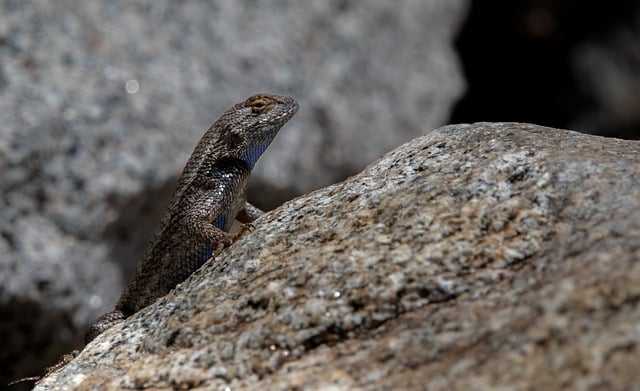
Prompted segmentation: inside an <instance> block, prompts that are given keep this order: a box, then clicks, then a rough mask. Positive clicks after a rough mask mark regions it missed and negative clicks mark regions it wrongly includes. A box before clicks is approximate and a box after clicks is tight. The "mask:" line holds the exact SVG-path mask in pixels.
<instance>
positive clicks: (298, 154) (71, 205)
mask: <svg viewBox="0 0 640 391" xmlns="http://www.w3.org/2000/svg"><path fill="white" fill-rule="evenodd" d="M467 3H468V1H466V0H455V1H447V2H442V1H439V0H429V1H424V0H402V1H400V2H394V3H389V2H388V1H384V0H372V1H368V2H366V3H355V2H344V1H340V0H331V1H320V2H317V1H316V2H283V1H277V0H273V1H272V0H269V1H261V2H255V3H251V2H241V1H209V0H196V1H189V2H175V1H169V0H135V1H120V0H115V1H99V2H87V1H80V0H60V1H56V2H24V1H15V0H7V1H2V2H1V4H2V12H1V13H0V123H1V124H2V125H1V126H0V170H1V171H2V175H0V252H1V253H2V257H1V258H0V315H2V318H3V323H2V325H0V339H2V340H3V341H5V342H6V345H3V349H2V351H1V352H0V383H5V382H6V381H8V380H11V379H14V378H17V377H21V376H28V375H35V374H37V373H39V372H40V369H39V367H42V366H43V365H46V364H51V363H52V362H54V361H55V360H56V357H57V356H58V355H60V354H62V353H63V352H64V351H66V350H69V349H71V348H73V347H79V346H81V345H80V343H81V342H80V340H81V335H82V333H83V332H84V330H85V328H86V327H87V325H88V324H89V323H90V322H91V321H92V320H93V319H95V318H96V317H97V316H99V315H100V314H102V313H104V312H106V311H108V310H109V309H111V308H112V307H113V304H114V303H115V300H116V298H117V296H118V295H119V294H120V292H121V291H122V288H123V285H124V283H125V282H126V280H127V278H128V273H129V272H130V271H131V270H132V269H133V267H134V265H135V262H136V261H137V260H138V259H139V257H140V253H141V252H142V250H143V249H144V247H145V246H146V242H147V240H148V238H149V237H150V235H151V233H152V231H153V229H154V228H155V227H157V224H158V221H159V218H160V216H161V214H162V211H163V209H164V208H165V207H166V203H167V199H168V197H169V196H170V194H171V192H172V190H173V188H174V183H175V180H176V177H177V175H178V174H179V173H180V171H181V169H182V167H183V165H184V162H185V161H186V159H187V157H188V155H189V153H191V151H192V148H193V146H194V145H195V144H196V142H197V141H198V139H199V137H200V136H201V134H202V132H203V131H204V129H206V128H207V127H208V126H209V125H210V124H211V122H213V120H215V119H216V118H217V117H218V116H219V114H220V113H222V112H223V111H224V110H225V109H226V108H228V107H229V106H230V105H231V104H233V103H235V102H238V101H240V100H242V99H244V98H246V97H247V96H249V95H250V94H253V93H256V92H262V91H264V92H274V93H283V94H290V95H293V96H295V97H296V98H297V99H298V101H299V102H300V105H301V107H302V109H301V111H300V113H299V114H298V115H297V116H296V118H295V121H292V122H291V124H290V125H289V126H287V128H286V129H285V130H283V132H282V134H281V135H280V137H279V138H278V139H277V140H276V142H275V143H274V144H273V145H272V146H271V148H270V150H269V151H268V152H267V154H266V155H265V156H264V157H263V159H261V162H260V164H259V165H258V167H257V169H256V172H255V173H254V174H255V175H254V179H255V181H254V182H253V183H252V186H253V187H254V189H253V190H255V188H258V189H261V191H253V192H252V194H253V195H254V196H260V195H269V196H270V197H271V198H264V197H263V198H259V197H254V198H253V199H252V201H253V202H254V203H257V204H259V205H261V206H262V207H265V208H269V207H273V206H274V205H277V204H279V203H281V202H282V201H283V200H284V199H288V198H291V197H292V195H294V194H301V193H303V192H308V191H309V190H310V189H312V188H314V187H319V186H321V185H327V184H329V183H334V182H335V181H336V180H337V179H338V178H340V179H342V178H344V177H345V176H346V175H347V174H351V173H354V172H357V171H359V170H360V169H362V167H364V166H365V165H366V164H367V163H369V162H371V161H372V160H374V159H375V158H377V157H378V156H379V155H381V154H382V153H383V152H385V151H388V150H389V149H391V148H392V147H395V146H397V145H399V144H401V143H402V142H405V141H407V140H409V139H411V138H414V137H416V136H417V135H419V134H422V133H424V131H425V130H426V129H431V128H434V127H436V126H439V125H441V124H443V123H444V122H445V121H446V119H447V117H448V115H449V111H450V110H451V107H452V105H453V104H455V101H456V100H457V98H458V97H459V96H460V95H461V94H462V92H463V88H464V82H463V80H462V75H461V71H460V68H459V66H458V60H457V58H456V56H455V54H454V50H453V41H454V39H455V33H456V31H457V29H458V26H459V25H460V24H461V22H462V19H463V17H464V13H465V9H466V5H467ZM392 124H401V126H392ZM394 128H395V129H402V131H395V132H389V131H388V130H389V129H394ZM3 343H4V342H3Z"/></svg>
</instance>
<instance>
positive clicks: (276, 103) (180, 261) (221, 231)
mask: <svg viewBox="0 0 640 391" xmlns="http://www.w3.org/2000/svg"><path fill="white" fill-rule="evenodd" d="M297 111H298V103H297V102H296V100H295V99H293V98H292V97H288V96H280V95H272V94H257V95H253V96H251V97H249V98H248V99H246V100H245V101H244V102H240V103H237V104H235V105H234V106H233V107H231V108H230V109H228V110H227V111H225V112H224V113H223V114H222V115H221V116H220V118H218V120H216V121H215V122H214V123H213V124H212V125H211V126H210V127H209V129H207V131H206V132H205V133H204V135H203V136H202V138H201V139H200V141H199V142H198V144H197V145H196V147H195V149H194V151H193V153H192V154H191V157H190V158H189V159H188V160H187V163H186V165H185V167H184V169H183V171H182V175H181V176H180V179H179V180H178V186H177V188H176V190H175V192H174V194H173V197H172V198H171V201H170V202H169V206H168V208H167V210H166V212H165V214H164V217H163V218H162V220H161V223H160V227H159V228H158V230H157V231H156V233H155V235H154V237H153V238H152V239H151V242H150V243H149V245H148V247H147V250H146V252H145V254H144V256H143V257H142V259H141V260H140V261H139V262H138V265H137V267H136V270H135V272H134V274H133V277H132V278H131V279H130V281H129V284H128V286H127V288H126V289H125V291H124V292H123V293H122V294H121V295H120V298H119V299H118V301H117V303H116V305H115V308H114V309H113V311H111V312H107V313H106V314H104V315H102V316H101V317H99V318H98V319H97V320H96V321H95V322H94V323H93V324H92V325H91V326H90V327H89V329H88V330H87V332H86V334H85V344H88V343H89V342H91V341H92V340H93V339H94V338H95V337H97V336H98V335H100V334H101V333H102V332H104V331H105V330H106V329H108V328H110V327H111V326H114V325H115V324H117V323H120V322H122V321H123V320H125V319H126V318H128V317H129V316H131V315H133V314H134V313H136V312H138V311H140V310H141V309H143V308H145V307H147V306H148V305H150V304H151V303H153V302H154V301H155V300H156V299H158V298H160V297H162V296H164V295H166V294H167V293H169V291H170V290H171V289H173V288H174V287H175V286H176V285H177V284H179V283H180V282H182V281H184V280H185V279H186V278H187V277H189V276H190V275H191V274H192V273H193V272H194V271H195V270H196V269H198V268H199V267H200V266H202V264H204V262H206V261H207V260H208V259H209V258H211V257H212V256H214V254H217V253H218V252H219V251H220V250H222V249H223V248H225V247H228V246H230V245H231V244H232V243H233V242H234V241H236V240H237V239H238V238H239V237H240V236H241V235H242V234H243V233H244V232H245V231H247V230H249V229H250V228H248V227H250V226H251V223H252V222H253V221H255V220H256V219H257V218H258V217H260V216H261V215H262V214H263V213H264V212H262V211H261V210H260V209H259V208H257V207H255V206H253V205H251V204H250V203H248V202H247V195H246V190H247V182H248V179H249V174H250V173H251V170H252V169H253V167H254V165H255V164H256V162H257V160H258V158H260V156H261V155H262V153H263V152H264V151H265V150H266V149H267V147H268V146H269V145H270V144H271V142H272V141H273V139H274V138H275V136H276V135H277V134H278V131H279V130H280V128H281V127H282V126H283V125H284V124H285V123H287V122H288V121H289V120H290V119H291V118H292V117H293V116H294V115H295V114H296V112H297ZM234 219H237V220H238V221H240V222H241V223H244V224H245V225H243V227H242V228H241V229H240V231H238V232H237V233H236V234H230V233H229V230H230V228H231V225H232V223H233V221H234ZM79 353H80V352H79V351H78V350H74V351H73V352H71V353H69V354H65V355H64V356H63V357H62V358H61V360H60V361H59V362H58V363H57V364H55V365H53V366H50V367H48V368H46V369H45V373H44V374H43V375H41V376H32V377H26V378H22V379H18V380H15V381H12V382H11V383H9V384H8V385H9V386H12V385H15V384H18V383H22V382H27V381H35V382H36V383H37V382H38V381H40V380H41V379H42V378H43V377H45V376H47V375H49V374H50V373H52V372H54V371H56V370H58V369H59V368H62V367H63V366H65V365H66V364H67V363H69V362H70V361H71V360H73V359H74V358H75V357H76V356H77V355H78V354H79Z"/></svg>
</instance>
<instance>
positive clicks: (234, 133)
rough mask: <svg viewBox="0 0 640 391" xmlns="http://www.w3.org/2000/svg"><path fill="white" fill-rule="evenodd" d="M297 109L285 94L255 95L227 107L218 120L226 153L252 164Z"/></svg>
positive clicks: (296, 104) (292, 100)
mask: <svg viewBox="0 0 640 391" xmlns="http://www.w3.org/2000/svg"><path fill="white" fill-rule="evenodd" d="M297 111H298V103H297V102H296V101H295V99H293V98H291V97H288V96H280V95H271V94H258V95H253V96H251V97H249V98H248V99H247V100H245V101H244V102H240V103H237V104H236V105H234V106H233V107H232V108H231V109H229V110H227V111H226V112H225V113H224V114H223V115H222V117H221V118H220V120H219V121H218V122H219V123H221V124H224V126H223V127H222V128H221V133H220V137H221V138H222V141H223V142H224V143H225V145H226V147H227V150H228V152H229V155H231V156H232V157H235V158H238V159H242V160H243V161H245V162H246V163H247V164H248V165H249V166H250V167H253V166H254V165H255V163H256V161H257V160H258V158H259V157H260V155H262V153H263V152H264V151H265V150H266V149H267V147H268V146H269V144H270V143H271V141H273V139H274V138H275V137H276V134H278V131H279V130H280V128H281V127H282V125H284V124H285V123H286V122H287V121H288V120H289V119H291V117H293V115H294V114H295V113H296V112H297Z"/></svg>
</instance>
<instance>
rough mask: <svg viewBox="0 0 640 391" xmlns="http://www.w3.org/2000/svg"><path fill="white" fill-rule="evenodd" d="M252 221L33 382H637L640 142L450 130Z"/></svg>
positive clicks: (599, 385) (431, 385)
mask: <svg viewBox="0 0 640 391" xmlns="http://www.w3.org/2000/svg"><path fill="white" fill-rule="evenodd" d="M256 225H257V227H256V230H255V231H254V232H252V233H250V234H248V235H246V236H245V237H243V239H241V240H240V241H239V242H237V243H236V244H235V245H234V246H232V247H231V248H229V249H228V250H227V251H226V252H224V253H223V254H222V255H221V256H220V257H219V259H218V260H217V261H210V262H208V263H206V264H205V265H204V266H203V267H202V268H201V269H200V270H199V271H198V272H196V273H195V274H194V275H193V276H192V277H191V278H190V279H189V280H187V281H186V282H185V283H184V284H182V285H181V286H179V287H178V288H177V289H176V290H175V291H173V292H172V293H170V294H169V295H167V296H166V297H164V298H162V299H160V300H158V301H157V302H156V303H155V304H154V305H152V306H150V307H148V308H146V309H145V310H143V311H141V312H139V313H138V314H136V315H134V316H133V317H132V318H131V319H129V320H128V321H127V322H126V323H124V324H123V325H120V326H116V327H114V328H112V329H110V330H108V331H107V332H105V333H104V334H103V335H101V336H100V337H98V338H97V339H96V340H94V341H93V342H92V343H91V344H90V345H89V346H87V348H86V349H85V350H84V351H83V352H82V353H81V354H80V356H79V357H77V358H76V359H75V360H74V361H73V362H71V363H70V364H68V365H67V366H66V367H65V368H63V369H62V370H60V371H59V372H57V373H55V374H52V375H51V376H50V377H48V378H46V379H44V380H43V382H42V383H41V385H40V388H41V389H53V388H55V387H71V386H73V387H85V388H90V387H96V388H100V389H118V388H137V387H153V388H159V389H165V388H166V389H170V388H174V387H181V388H190V387H203V388H210V389H219V387H223V386H229V387H230V388H231V389H234V390H238V389H258V388H260V389H296V388H297V389H319V388H322V389H355V388H358V389H372V390H373V389H376V390H378V389H388V390H392V389H393V390H397V389H429V390H451V389H521V390H525V389H546V390H553V389H558V390H564V389H587V390H600V389H607V390H614V389H634V388H638V387H640V374H639V373H638V371H637V368H638V367H640V354H639V350H640V345H639V344H640V328H639V326H638V325H639V324H640V304H639V300H640V262H638V261H639V260H640V142H637V141H636V142H634V141H621V140H615V139H605V138H600V137H594V136H587V135H581V134H578V133H574V132H569V131H563V130H556V129H550V128H543V127H538V126H534V125H526V124H515V123H510V124H489V123H479V124H473V125H452V126H447V127H444V128H441V129H439V130H437V131H434V132H433V133H431V134H430V135H427V136H424V137H421V138H419V139H416V140H414V141H412V142H410V143H408V144H405V145H404V146H402V147H400V148H398V149H396V150H395V151H393V152H390V153H389V154H387V155H385V156H384V157H383V158H382V159H380V160H379V161H377V162H376V163H374V164H372V165H370V166H369V167H368V168H366V169H365V170H364V171H363V172H362V173H360V174H358V175H356V176H354V177H351V178H349V179H348V180H347V181H345V182H343V183H339V184H337V185H333V186H330V187H328V188H324V189H321V190H318V191H316V192H314V193H311V194H309V195H307V196H304V197H301V198H298V199H295V200H293V201H291V202H288V203H286V204H285V205H283V206H282V207H281V208H279V209H277V210H276V211H274V212H272V213H270V214H269V215H267V216H266V217H265V218H263V219H262V220H260V221H259V222H258V223H257V224H256Z"/></svg>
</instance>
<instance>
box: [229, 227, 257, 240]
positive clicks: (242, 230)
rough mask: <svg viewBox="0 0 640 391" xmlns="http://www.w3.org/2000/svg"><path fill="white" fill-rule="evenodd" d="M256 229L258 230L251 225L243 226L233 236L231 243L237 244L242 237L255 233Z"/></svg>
mask: <svg viewBox="0 0 640 391" xmlns="http://www.w3.org/2000/svg"><path fill="white" fill-rule="evenodd" d="M254 229H256V227H255V226H254V225H253V224H251V223H246V224H242V226H241V227H240V229H239V230H238V231H237V232H236V233H234V234H233V235H232V236H231V242H232V243H235V242H236V241H238V239H240V238H241V237H242V235H244V234H246V233H248V232H253V230H254Z"/></svg>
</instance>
